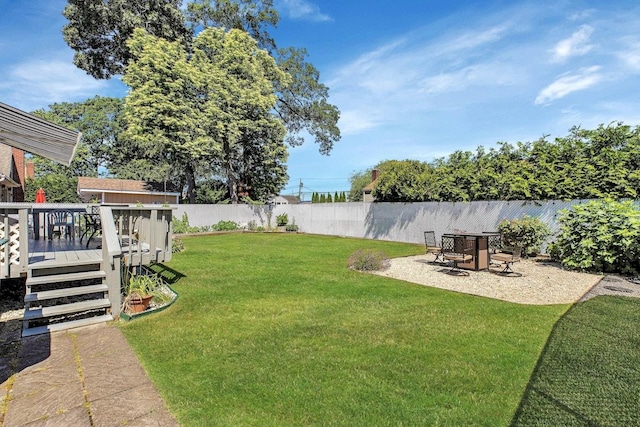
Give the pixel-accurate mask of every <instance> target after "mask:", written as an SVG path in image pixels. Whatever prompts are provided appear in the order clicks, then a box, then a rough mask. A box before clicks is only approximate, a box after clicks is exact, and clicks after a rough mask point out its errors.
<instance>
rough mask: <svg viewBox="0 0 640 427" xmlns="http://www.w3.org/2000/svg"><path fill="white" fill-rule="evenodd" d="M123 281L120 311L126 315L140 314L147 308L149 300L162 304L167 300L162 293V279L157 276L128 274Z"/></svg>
mask: <svg viewBox="0 0 640 427" xmlns="http://www.w3.org/2000/svg"><path fill="white" fill-rule="evenodd" d="M126 276H128V277H125V279H128V280H126V282H125V289H124V300H123V303H122V311H124V312H126V313H131V314H134V313H141V312H143V311H145V310H146V309H147V308H149V305H150V304H151V300H152V299H154V301H155V303H157V304H162V303H163V302H166V300H167V299H168V298H169V297H168V296H167V295H166V294H165V293H164V292H162V289H161V287H162V285H163V282H162V279H161V278H160V277H159V276H158V275H157V274H132V273H131V272H128V274H126Z"/></svg>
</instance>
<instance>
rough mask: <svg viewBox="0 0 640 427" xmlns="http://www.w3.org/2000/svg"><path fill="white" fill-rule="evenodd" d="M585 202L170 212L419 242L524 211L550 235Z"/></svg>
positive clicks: (487, 227) (196, 219)
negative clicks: (285, 222)
mask: <svg viewBox="0 0 640 427" xmlns="http://www.w3.org/2000/svg"><path fill="white" fill-rule="evenodd" d="M586 201H587V200H571V201H560V200H549V201H485V202H455V203H453V202H422V203H363V202H357V203H356V202H354V203H314V204H299V205H276V206H271V205H176V210H175V211H174V216H175V217H176V218H179V219H181V218H182V215H183V213H186V214H187V217H188V219H189V225H191V226H197V227H203V226H210V225H213V224H216V223H217V222H219V221H235V222H237V223H239V224H240V225H243V226H245V225H247V224H249V223H250V222H252V221H254V223H255V224H256V225H258V226H263V227H265V228H266V227H274V226H275V218H276V216H277V215H280V214H282V213H286V214H287V216H288V217H289V222H290V223H295V224H296V225H298V227H299V230H300V231H302V232H305V233H314V234H326V235H334V236H344V237H361V238H366V239H379V240H392V241H397V242H408V243H418V244H421V243H423V241H424V240H423V232H424V231H425V230H434V231H435V233H436V238H438V239H440V236H441V235H442V234H443V233H446V232H449V231H452V230H454V229H459V230H467V231H494V230H496V229H497V227H498V224H499V223H500V221H502V220H504V219H516V218H520V217H522V215H524V214H526V215H529V216H532V217H538V218H540V219H541V220H542V221H543V222H545V223H546V224H547V225H549V227H550V228H551V230H552V233H553V234H555V233H556V232H557V231H558V222H557V217H558V212H559V211H560V210H562V209H567V208H570V207H571V206H573V205H575V204H579V203H584V202H586Z"/></svg>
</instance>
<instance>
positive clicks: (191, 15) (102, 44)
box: [63, 0, 340, 155]
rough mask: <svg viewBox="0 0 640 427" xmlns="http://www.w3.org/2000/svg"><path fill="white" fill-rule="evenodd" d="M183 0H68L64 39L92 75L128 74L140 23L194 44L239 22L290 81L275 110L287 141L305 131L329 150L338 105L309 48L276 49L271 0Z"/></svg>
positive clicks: (298, 140) (297, 141) (295, 141)
mask: <svg viewBox="0 0 640 427" xmlns="http://www.w3.org/2000/svg"><path fill="white" fill-rule="evenodd" d="M181 4H182V2H181V1H180V0H138V1H135V2H130V1H126V0H68V4H67V6H66V7H65V9H64V12H63V14H64V16H65V17H66V18H67V19H68V20H69V23H68V24H67V25H65V26H64V28H63V35H64V39H65V41H66V42H67V44H68V45H69V46H70V47H71V48H72V49H73V50H75V51H76V53H75V56H74V63H75V64H76V66H78V67H79V68H80V69H83V70H85V71H86V72H87V73H88V74H90V75H91V76H93V77H95V78H100V79H104V78H110V77H112V76H114V75H118V74H123V73H124V70H125V67H126V66H127V64H129V62H130V61H131V59H132V58H133V54H132V52H131V46H130V45H129V44H128V40H129V39H130V38H131V36H132V35H133V32H134V29H135V28H142V29H144V30H146V32H147V33H148V34H150V35H154V36H156V37H160V38H164V39H166V40H168V41H177V42H179V43H181V44H182V45H183V47H184V48H185V49H186V50H187V51H190V49H191V43H192V39H193V37H194V36H195V35H196V34H197V33H198V32H199V31H201V30H203V29H206V28H210V27H215V28H221V29H224V30H226V31H231V30H234V29H235V30H242V31H245V32H247V33H248V34H249V35H250V36H251V37H253V38H254V39H255V40H256V42H257V43H258V46H259V47H260V48H262V49H265V50H266V51H267V52H269V54H270V55H271V56H272V57H273V58H274V59H275V60H276V62H277V64H278V66H279V67H280V69H281V70H282V71H284V72H286V73H288V74H289V75H290V76H291V78H292V79H293V81H292V82H290V83H288V84H286V85H281V84H280V82H279V81H274V84H276V93H277V100H278V101H277V103H276V105H275V106H274V108H275V109H276V111H277V113H278V117H279V118H280V120H281V121H282V122H283V124H284V125H285V127H286V129H287V135H286V142H287V143H288V144H289V145H291V146H297V145H301V144H302V143H303V142H304V136H303V135H306V134H308V135H310V136H311V137H312V138H314V140H315V142H316V143H318V144H319V151H320V153H321V154H325V155H326V154H329V153H330V152H331V149H332V148H333V144H334V143H335V142H337V141H339V140H340V130H339V128H338V126H337V123H338V119H339V116H340V112H339V110H338V108H337V107H336V106H334V105H332V104H330V103H329V102H328V101H327V99H328V88H327V87H326V86H325V85H324V84H322V83H320V73H319V72H318V70H317V69H316V68H315V67H314V66H313V65H312V64H310V63H308V62H306V61H305V58H306V56H307V52H306V51H305V50H304V49H297V48H293V47H287V48H284V49H279V48H278V47H277V45H276V42H275V40H274V39H273V38H272V37H271V35H270V34H269V33H268V28H269V27H275V26H276V25H277V23H278V21H279V15H278V12H277V11H276V10H275V8H274V7H273V1H272V0H194V1H191V2H188V3H187V5H186V6H187V7H186V10H185V12H184V13H183V12H182V10H181V9H180V6H181Z"/></svg>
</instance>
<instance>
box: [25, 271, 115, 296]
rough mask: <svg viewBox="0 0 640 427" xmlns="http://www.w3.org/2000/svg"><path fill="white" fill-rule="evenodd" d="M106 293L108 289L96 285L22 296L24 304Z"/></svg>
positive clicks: (105, 286)
mask: <svg viewBox="0 0 640 427" xmlns="http://www.w3.org/2000/svg"><path fill="white" fill-rule="evenodd" d="M103 274H104V273H103ZM108 291H109V287H108V286H107V285H106V284H103V283H101V284H98V285H88V286H75V287H73V288H64V289H54V290H51V291H41V292H33V293H30V294H27V295H25V296H24V302H35V301H43V300H47V299H53V298H64V297H70V296H74V295H84V294H93V293H96V292H108Z"/></svg>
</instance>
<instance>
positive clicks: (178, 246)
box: [171, 237, 184, 254]
mask: <svg viewBox="0 0 640 427" xmlns="http://www.w3.org/2000/svg"><path fill="white" fill-rule="evenodd" d="M182 251H184V242H183V241H182V239H179V238H177V237H174V238H173V240H172V241H171V253H174V254H176V253H178V252H182Z"/></svg>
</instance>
